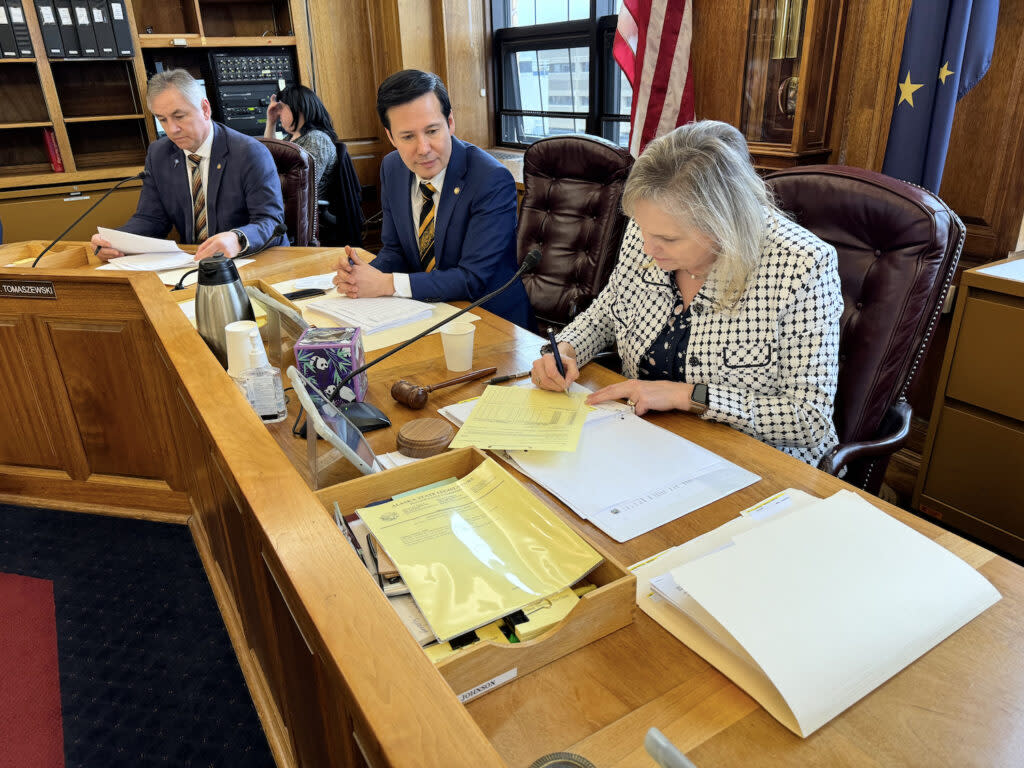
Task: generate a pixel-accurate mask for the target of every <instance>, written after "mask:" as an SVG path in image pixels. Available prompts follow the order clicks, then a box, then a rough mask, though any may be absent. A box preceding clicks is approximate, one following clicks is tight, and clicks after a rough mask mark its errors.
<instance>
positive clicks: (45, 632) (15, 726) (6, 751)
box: [0, 573, 64, 768]
mask: <svg viewBox="0 0 1024 768" xmlns="http://www.w3.org/2000/svg"><path fill="white" fill-rule="evenodd" d="M0 744H2V745H3V747H2V751H0V767H2V768H7V767H8V766H10V768H63V766H64V734H63V729H62V727H61V716H60V677H59V674H58V670H57V626H56V619H55V618H54V608H53V582H52V581H47V580H45V579H32V578H29V577H27V576H16V575H14V574H9V573H0Z"/></svg>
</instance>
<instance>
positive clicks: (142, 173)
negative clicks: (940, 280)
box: [32, 171, 148, 267]
mask: <svg viewBox="0 0 1024 768" xmlns="http://www.w3.org/2000/svg"><path fill="white" fill-rule="evenodd" d="M147 174H148V171H140V172H139V173H137V174H135V175H134V176H129V177H128V178H127V179H121V180H120V181H119V182H117V184H115V185H114V186H112V187H111V188H110V189H108V190H107V191H106V192H105V193H104V195H103V197H101V198H100V199H99V200H97V201H96V202H95V203H93V204H92V205H90V206H89V207H88V208H86V209H85V213H83V214H82V215H81V216H79V217H78V218H77V219H75V220H74V221H73V222H72V223H71V226H70V227H68V228H67V229H65V230H64V231H63V232H61V233H60V234H59V235H57V237H56V238H55V239H54V241H53V242H52V243H50V244H49V245H48V246H46V247H45V248H43V250H41V251H40V252H39V255H38V256H36V260H35V261H33V262H32V267H35V266H36V264H38V263H39V260H40V259H41V258H43V254H45V253H46V252H47V251H48V250H50V249H51V248H53V246H55V245H56V244H57V243H59V242H60V241H61V238H63V237H64V235H66V234H67V233H68V232H70V231H71V230H72V229H74V228H75V226H76V225H77V224H78V222H80V221H81V220H82V219H84V218H85V217H86V216H88V215H89V214H90V213H92V212H93V210H95V208H96V206H97V205H99V204H100V203H102V202H103V201H104V200H106V199H107V197H109V196H110V193H111V192H113V191H114V190H115V189H117V188H118V187H120V186H121V185H122V184H127V183H128V182H129V181H138V180H139V179H144V178H146V175H147Z"/></svg>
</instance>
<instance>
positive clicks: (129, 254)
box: [96, 227, 195, 272]
mask: <svg viewBox="0 0 1024 768" xmlns="http://www.w3.org/2000/svg"><path fill="white" fill-rule="evenodd" d="M96 231H97V232H98V233H99V235H100V237H102V238H104V239H105V240H107V241H108V242H109V243H110V246H111V247H112V248H114V249H116V250H118V251H121V253H123V254H125V255H124V256H121V257H120V258H117V259H111V260H110V261H108V262H107V263H106V264H104V265H102V266H100V267H97V269H123V270H132V271H153V272H160V271H163V270H165V269H178V268H180V267H187V266H193V267H194V266H195V256H193V255H192V254H190V253H185V252H184V251H182V250H181V249H180V248H179V247H178V244H177V243H176V242H174V241H173V240H161V239H159V238H156V237H144V236H142V235H133V234H131V233H130V232H121V231H120V230H117V229H107V228H106V227H97V228H96Z"/></svg>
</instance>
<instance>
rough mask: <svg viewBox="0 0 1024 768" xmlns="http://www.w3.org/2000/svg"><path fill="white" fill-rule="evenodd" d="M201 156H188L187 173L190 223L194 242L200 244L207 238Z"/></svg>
mask: <svg viewBox="0 0 1024 768" xmlns="http://www.w3.org/2000/svg"><path fill="white" fill-rule="evenodd" d="M202 160H203V156H202V155H189V156H188V173H189V177H190V180H191V182H192V217H193V218H192V221H193V223H194V224H195V229H194V230H193V231H194V232H195V241H196V243H202V242H203V241H205V240H206V238H207V237H209V233H208V232H207V230H206V190H205V189H203V170H202V167H201V166H200V163H201V162H202Z"/></svg>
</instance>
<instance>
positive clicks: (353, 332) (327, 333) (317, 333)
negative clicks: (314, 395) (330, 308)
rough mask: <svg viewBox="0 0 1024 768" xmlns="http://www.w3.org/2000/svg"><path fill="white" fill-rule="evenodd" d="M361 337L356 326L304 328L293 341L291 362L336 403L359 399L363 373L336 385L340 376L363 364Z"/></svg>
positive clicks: (362, 386) (363, 379)
mask: <svg viewBox="0 0 1024 768" xmlns="http://www.w3.org/2000/svg"><path fill="white" fill-rule="evenodd" d="M363 359H364V357H363V336H362V329H360V328H307V329H306V331H305V332H303V334H302V335H301V336H300V337H299V340H298V341H297V342H295V365H296V367H297V368H298V369H299V373H301V374H302V375H303V376H305V377H306V378H307V379H309V380H310V381H312V382H314V383H315V384H316V386H317V388H318V389H319V390H320V391H321V392H323V393H324V394H325V395H326V396H327V397H329V398H330V399H331V400H332V401H333V402H334V403H335V404H336V405H340V404H342V403H348V402H351V401H352V400H353V399H355V400H358V401H359V402H362V401H363V398H365V397H366V373H365V372H363V373H360V374H359V375H358V376H356V377H355V378H354V379H352V381H350V382H348V383H347V384H345V385H344V386H340V384H341V381H342V379H344V378H345V377H346V376H348V374H349V373H350V372H351V371H353V370H354V369H356V368H359V367H360V366H361V365H362V364H363Z"/></svg>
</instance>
